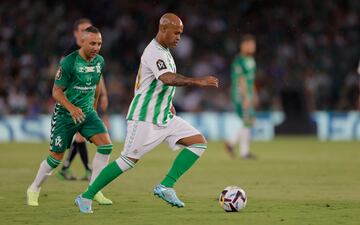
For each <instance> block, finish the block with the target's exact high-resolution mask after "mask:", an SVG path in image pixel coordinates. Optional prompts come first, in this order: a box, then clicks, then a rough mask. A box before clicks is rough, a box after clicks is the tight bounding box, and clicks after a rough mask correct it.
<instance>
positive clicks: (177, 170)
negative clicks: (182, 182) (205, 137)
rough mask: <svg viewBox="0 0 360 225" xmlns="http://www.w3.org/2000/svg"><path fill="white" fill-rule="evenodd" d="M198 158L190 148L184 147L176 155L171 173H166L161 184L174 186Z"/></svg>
mask: <svg viewBox="0 0 360 225" xmlns="http://www.w3.org/2000/svg"><path fill="white" fill-rule="evenodd" d="M198 158H199V156H198V155H196V154H195V153H193V152H192V151H190V150H189V149H187V148H184V149H183V150H182V151H181V152H180V153H179V155H178V156H177V157H176V159H175V161H174V163H173V165H172V167H171V169H170V171H169V173H168V174H167V175H166V177H165V178H164V180H163V181H161V184H162V185H164V186H165V187H174V184H175V183H176V181H177V180H178V179H179V178H180V176H181V175H183V174H184V173H185V172H186V171H187V170H188V169H190V167H192V165H194V163H195V161H196V160H197V159H198Z"/></svg>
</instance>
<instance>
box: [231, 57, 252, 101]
mask: <svg viewBox="0 0 360 225" xmlns="http://www.w3.org/2000/svg"><path fill="white" fill-rule="evenodd" d="M255 71H256V63H255V60H254V57H251V56H242V55H238V56H236V57H235V59H234V61H233V63H232V66H231V97H232V100H233V101H234V102H240V100H241V99H240V86H239V78H240V77H241V76H243V77H245V79H246V88H247V89H246V93H247V95H248V98H249V99H250V101H251V100H252V98H253V95H254V83H255Z"/></svg>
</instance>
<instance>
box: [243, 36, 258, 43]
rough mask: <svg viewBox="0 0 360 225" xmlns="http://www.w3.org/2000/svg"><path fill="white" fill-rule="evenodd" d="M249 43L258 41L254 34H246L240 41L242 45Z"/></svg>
mask: <svg viewBox="0 0 360 225" xmlns="http://www.w3.org/2000/svg"><path fill="white" fill-rule="evenodd" d="M247 41H256V39H255V36H254V35H252V34H244V35H243V36H242V37H241V39H240V43H244V42H247Z"/></svg>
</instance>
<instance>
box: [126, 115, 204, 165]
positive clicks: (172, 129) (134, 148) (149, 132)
mask: <svg viewBox="0 0 360 225" xmlns="http://www.w3.org/2000/svg"><path fill="white" fill-rule="evenodd" d="M198 134H200V132H199V131H198V130H197V129H195V128H194V127H193V126H191V125H190V124H189V123H188V122H186V121H185V120H183V119H181V118H180V117H177V116H175V117H174V118H173V119H172V120H170V121H169V123H168V124H167V126H166V127H162V126H158V125H155V124H153V123H149V122H143V121H133V120H128V121H127V132H126V139H125V145H124V150H123V151H122V152H121V155H123V156H127V157H130V158H134V159H140V158H141V157H142V156H143V155H145V154H146V153H148V152H149V151H151V150H152V149H154V148H155V147H156V146H158V145H159V144H160V143H162V142H163V141H166V142H167V143H168V145H169V147H170V148H171V149H173V150H177V149H178V147H179V146H178V145H177V144H176V142H177V141H179V140H180V139H182V138H186V137H191V136H194V135H198Z"/></svg>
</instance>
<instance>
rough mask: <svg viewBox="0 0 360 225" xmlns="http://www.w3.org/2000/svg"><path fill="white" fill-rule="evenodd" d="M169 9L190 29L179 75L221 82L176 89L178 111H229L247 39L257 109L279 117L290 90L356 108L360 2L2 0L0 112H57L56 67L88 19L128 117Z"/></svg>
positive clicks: (117, 108) (118, 104) (179, 52)
mask: <svg viewBox="0 0 360 225" xmlns="http://www.w3.org/2000/svg"><path fill="white" fill-rule="evenodd" d="M166 11H172V12H175V13H177V14H178V15H179V16H180V17H181V18H182V19H183V22H184V25H185V29H184V34H183V35H182V40H181V42H180V44H179V46H178V47H177V48H176V49H175V50H174V51H173V55H174V58H175V61H176V63H177V70H178V72H179V73H181V74H184V75H193V76H200V75H208V74H215V75H217V76H219V78H220V80H221V87H220V88H219V89H218V90H215V91H214V90H200V89H195V88H181V89H180V88H179V89H177V95H176V98H175V105H176V106H177V110H178V111H192V112H199V111H204V110H215V111H229V110H232V105H231V101H230V97H229V87H230V83H229V82H230V64H231V61H232V58H233V57H234V55H235V54H236V53H237V52H238V44H239V38H240V37H241V35H242V34H244V33H252V34H254V35H255V36H256V38H257V42H258V52H257V54H256V60H257V64H258V71H257V78H256V86H257V89H258V92H259V96H260V105H259V110H281V109H282V107H283V101H284V99H286V98H284V96H286V95H287V94H289V93H296V94H297V96H298V97H299V98H300V102H302V103H304V107H305V108H306V110H307V111H308V112H311V111H314V110H354V109H356V107H357V103H356V102H357V97H358V95H359V93H358V92H359V89H358V86H357V85H358V79H359V78H358V75H357V74H356V67H357V63H358V62H359V57H360V22H359V21H360V1H357V0H352V1H351V0H343V1H340V0H339V1H335V0H328V1H325V0H324V1H312V0H302V1H286V0H274V1H261V0H241V1H237V2H235V1H223V0H214V1H190V0H184V1H172V0H168V1H129V0H127V1H126V0H120V1H110V0H86V1H85V0H79V1H30V0H20V1H1V3H0V77H1V82H0V115H7V114H19V113H21V114H25V115H27V116H35V115H38V114H39V113H50V112H51V111H52V107H53V103H54V102H53V100H52V98H51V88H52V84H53V79H54V76H55V73H56V70H57V68H58V62H59V59H60V57H61V56H62V54H63V52H64V51H65V49H67V48H68V47H69V46H70V45H71V44H72V42H73V36H72V25H73V22H74V21H75V20H77V19H79V18H82V17H87V18H90V19H91V20H92V21H93V24H94V25H95V26H97V27H99V28H100V30H101V31H102V34H103V47H102V50H101V54H102V55H103V56H104V57H105V60H106V74H105V79H106V84H107V87H108V93H109V101H110V103H109V111H110V112H112V113H122V114H125V113H126V112H127V108H128V105H129V103H130V101H131V99H132V95H133V85H134V82H135V76H136V73H137V67H138V64H139V61H140V56H141V53H142V50H143V49H144V48H145V46H146V45H147V43H148V42H149V41H150V40H151V39H152V38H153V37H154V36H155V34H156V31H157V25H158V20H159V18H160V16H161V15H162V14H163V13H164V12H166ZM290 96H291V95H290Z"/></svg>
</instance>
